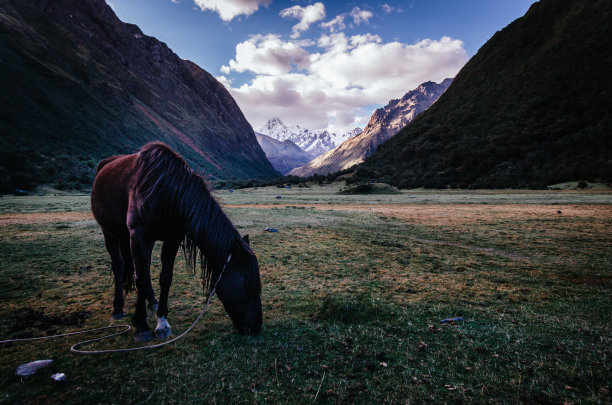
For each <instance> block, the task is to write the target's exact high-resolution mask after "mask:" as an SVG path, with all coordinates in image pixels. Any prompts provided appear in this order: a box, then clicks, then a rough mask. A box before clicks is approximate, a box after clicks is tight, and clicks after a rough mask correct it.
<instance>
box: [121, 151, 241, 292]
mask: <svg viewBox="0 0 612 405" xmlns="http://www.w3.org/2000/svg"><path fill="white" fill-rule="evenodd" d="M133 179H134V191H135V192H136V194H137V195H138V197H139V198H140V199H141V200H142V201H143V208H142V209H144V210H146V209H147V208H151V207H153V206H155V207H157V210H158V212H161V213H162V215H163V216H164V219H165V220H166V221H168V220H169V221H171V222H169V223H172V224H177V225H179V226H181V227H182V228H183V229H182V231H184V233H185V236H184V239H183V241H182V244H181V248H182V251H183V254H184V256H185V258H186V259H187V262H188V264H189V265H191V266H193V268H194V269H195V266H196V262H197V257H198V256H200V266H201V269H202V279H203V286H206V285H207V286H208V287H209V288H211V287H212V284H213V283H214V282H215V281H216V279H217V277H218V275H219V272H220V271H221V269H222V268H223V266H224V265H225V263H226V261H227V259H228V256H229V254H230V253H231V252H232V248H233V246H234V243H235V242H236V240H237V239H238V240H239V239H240V234H239V233H238V231H237V230H236V228H235V227H234V225H233V224H232V222H231V221H230V220H229V218H227V216H226V215H225V213H224V212H223V211H222V210H221V207H220V206H219V204H218V203H217V201H215V199H214V198H213V197H212V196H211V195H210V192H209V191H208V190H209V187H208V184H207V183H206V181H205V180H204V179H203V178H202V177H201V176H200V175H198V174H197V173H195V172H194V171H193V170H192V169H191V168H190V167H189V165H188V164H187V162H185V160H183V158H182V157H181V156H179V155H178V154H177V153H176V152H175V151H173V150H172V149H170V148H169V147H168V146H167V145H165V144H163V143H161V142H151V143H148V144H146V145H144V146H143V147H142V148H141V149H140V152H139V153H138V159H137V165H136V172H135V175H134V178H133ZM179 229H180V228H179Z"/></svg>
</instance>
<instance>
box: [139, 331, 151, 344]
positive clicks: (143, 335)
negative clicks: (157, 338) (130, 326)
mask: <svg viewBox="0 0 612 405" xmlns="http://www.w3.org/2000/svg"><path fill="white" fill-rule="evenodd" d="M151 339H153V334H152V333H151V331H150V330H145V331H144V332H136V333H134V342H137V343H143V342H148V341H149V340H151Z"/></svg>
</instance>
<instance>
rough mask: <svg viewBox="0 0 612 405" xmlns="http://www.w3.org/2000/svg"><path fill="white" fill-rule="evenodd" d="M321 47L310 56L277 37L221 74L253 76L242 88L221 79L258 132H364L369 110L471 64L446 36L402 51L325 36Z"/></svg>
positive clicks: (254, 43)
mask: <svg viewBox="0 0 612 405" xmlns="http://www.w3.org/2000/svg"><path fill="white" fill-rule="evenodd" d="M317 47H318V49H317V52H310V53H309V52H308V51H306V49H304V48H303V47H300V46H299V45H297V44H296V43H295V42H291V41H289V42H287V41H283V40H281V38H280V37H278V36H275V35H268V36H265V37H264V36H258V37H253V38H251V39H249V40H248V41H245V42H243V43H241V44H238V46H237V47H236V59H235V60H231V61H230V62H229V66H226V67H224V73H229V72H230V71H232V70H235V71H238V72H243V71H246V70H248V71H251V72H254V73H256V76H255V77H254V78H253V79H252V80H251V81H249V82H247V83H245V84H243V85H241V86H239V87H232V86H231V83H230V82H229V81H227V79H225V78H224V79H223V80H224V81H225V82H224V84H225V85H226V87H228V89H229V90H230V92H231V93H232V95H233V96H234V97H235V99H236V101H237V102H238V104H239V105H240V107H241V109H242V111H243V112H244V113H245V115H246V117H247V118H248V120H249V122H250V123H251V124H252V125H253V127H255V128H258V127H259V126H261V125H263V124H264V123H265V121H266V120H267V119H268V118H270V117H272V116H279V117H281V118H282V119H283V120H284V121H285V122H287V123H288V124H300V125H303V126H305V127H307V128H310V129H324V128H328V129H332V128H340V127H342V126H345V125H346V126H354V125H355V123H359V125H360V126H361V127H363V126H364V125H365V124H366V123H367V120H368V119H369V117H370V115H371V114H372V112H373V110H372V108H371V106H372V105H380V106H382V105H385V104H386V103H387V102H388V101H389V100H390V99H394V98H398V97H401V96H403V95H404V94H405V93H406V92H408V91H410V90H412V89H414V88H416V87H417V86H418V85H419V84H421V83H423V82H425V81H428V80H433V81H436V82H440V81H441V80H443V79H445V78H447V77H454V76H455V75H456V74H457V72H458V71H459V69H460V68H461V67H462V66H463V65H464V64H465V62H466V61H467V59H468V58H467V52H466V51H465V49H464V45H463V42H461V41H460V40H457V39H451V38H449V37H442V38H440V39H439V40H433V39H425V40H422V41H420V42H417V43H414V44H405V43H401V42H397V41H394V42H383V40H382V39H381V38H380V37H379V36H377V35H372V34H364V35H355V36H348V37H347V36H346V35H345V34H344V33H333V34H330V35H323V36H321V37H320V38H319V40H318V42H317ZM351 117H353V119H352V120H351Z"/></svg>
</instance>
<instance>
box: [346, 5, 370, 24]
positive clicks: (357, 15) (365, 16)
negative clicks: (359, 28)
mask: <svg viewBox="0 0 612 405" xmlns="http://www.w3.org/2000/svg"><path fill="white" fill-rule="evenodd" d="M349 15H350V16H351V17H353V22H354V23H355V25H359V24H361V23H365V24H367V23H368V20H369V19H370V18H372V17H373V16H374V14H372V12H371V11H368V10H362V9H360V8H359V7H355V8H353V9H352V10H351V12H350V13H349Z"/></svg>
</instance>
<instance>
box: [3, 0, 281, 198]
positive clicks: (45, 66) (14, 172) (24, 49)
mask: <svg viewBox="0 0 612 405" xmlns="http://www.w3.org/2000/svg"><path fill="white" fill-rule="evenodd" d="M0 69H1V71H2V75H0V106H1V108H0V191H9V190H12V189H14V188H32V187H34V186H36V185H37V184H42V183H55V185H56V186H58V187H66V188H71V187H88V186H89V185H90V184H91V181H92V179H93V175H94V171H95V167H96V163H97V162H98V161H99V160H100V159H102V158H104V157H107V156H110V155H114V154H122V153H132V152H134V151H136V150H137V149H138V148H139V147H140V146H141V145H142V144H144V143H146V142H148V141H152V140H160V141H163V142H165V143H167V144H169V145H170V146H171V147H173V148H175V149H176V150H177V151H178V152H179V153H181V154H182V155H183V156H184V157H185V158H186V160H187V161H188V162H189V163H190V165H192V167H193V168H194V169H195V170H198V171H204V172H205V173H206V174H207V175H209V176H211V177H212V178H230V177H238V178H268V177H273V176H276V175H277V173H276V172H275V170H274V168H273V167H272V165H271V164H270V163H269V162H268V160H267V159H266V157H265V155H264V152H263V150H262V149H261V147H260V146H259V144H258V143H257V140H256V138H255V133H254V132H253V129H252V128H251V126H250V125H249V123H248V122H247V121H246V119H245V118H244V115H243V114H242V112H241V111H240V109H239V108H238V105H237V104H236V102H235V101H234V99H233V98H232V97H231V96H230V94H229V93H228V91H227V90H226V89H225V88H224V87H223V85H221V84H220V83H219V82H217V80H215V78H214V77H213V76H211V75H210V74H209V73H207V72H206V71H204V70H202V69H201V68H199V67H198V66H197V65H196V64H194V63H193V62H190V61H187V60H183V59H181V58H179V57H178V56H177V55H176V54H174V53H173V52H172V50H170V49H169V48H168V47H167V46H166V44H164V43H163V42H160V41H158V40H157V39H155V38H152V37H149V36H147V35H145V34H143V32H142V31H141V30H140V29H139V28H138V27H137V26H135V25H132V24H126V23H123V22H121V21H120V20H119V19H118V18H117V17H116V15H115V14H114V12H113V11H112V9H111V8H110V7H109V6H108V5H107V4H106V2H105V1H104V0H79V1H74V0H1V1H0Z"/></svg>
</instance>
